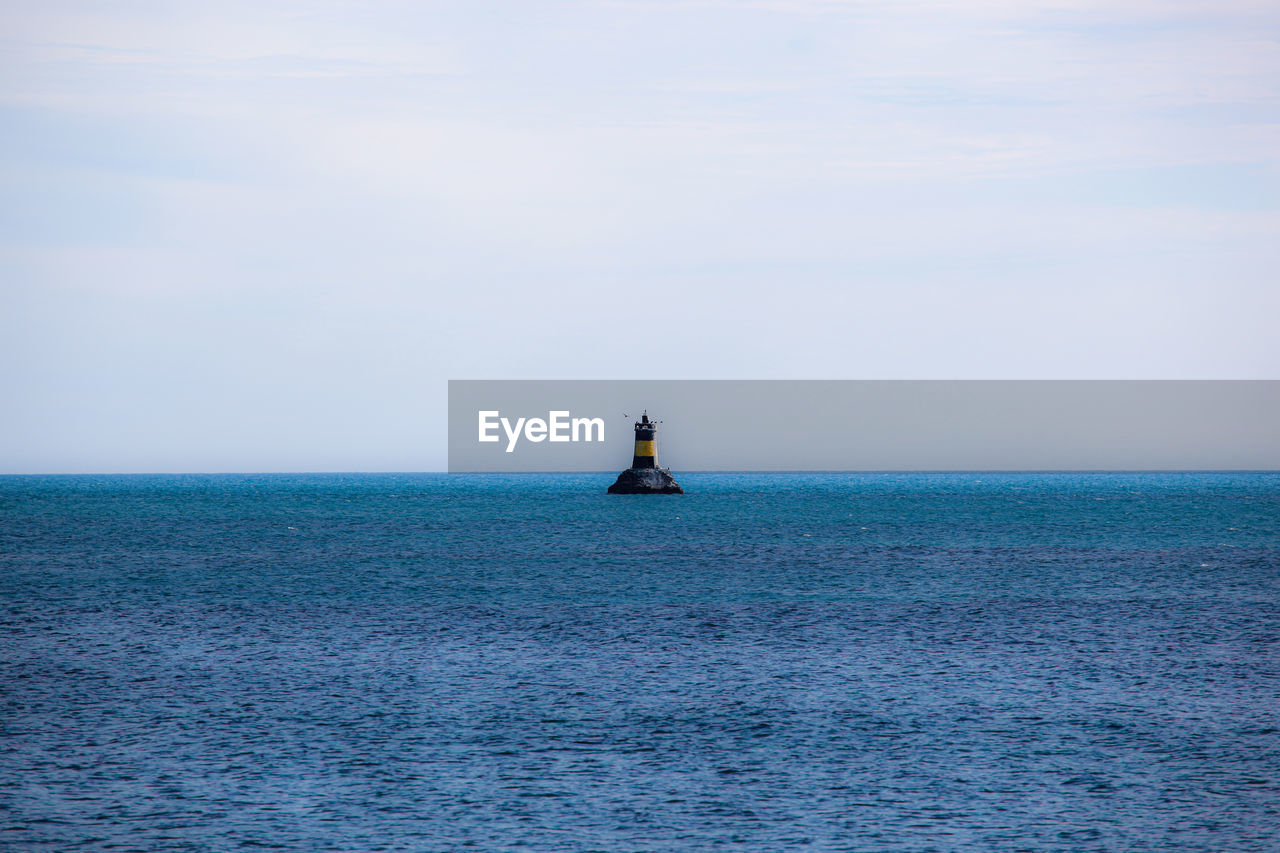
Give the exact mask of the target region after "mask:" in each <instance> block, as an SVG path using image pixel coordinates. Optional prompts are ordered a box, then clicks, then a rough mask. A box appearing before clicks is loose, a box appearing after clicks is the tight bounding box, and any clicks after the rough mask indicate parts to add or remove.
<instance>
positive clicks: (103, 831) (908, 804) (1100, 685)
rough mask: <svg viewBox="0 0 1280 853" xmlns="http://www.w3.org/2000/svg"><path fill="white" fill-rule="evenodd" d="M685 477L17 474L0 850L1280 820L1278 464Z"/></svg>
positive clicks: (1178, 844)
mask: <svg viewBox="0 0 1280 853" xmlns="http://www.w3.org/2000/svg"><path fill="white" fill-rule="evenodd" d="M677 479H678V480H679V481H680V483H681V485H683V486H684V487H685V489H686V491H687V492H688V494H686V495H683V496H669V497H658V496H654V497H630V496H609V495H606V494H605V493H604V492H605V488H606V487H607V486H608V485H609V484H610V483H611V482H612V481H613V475H612V474H608V475H511V476H507V475H438V474H437V475H305V476H302V475H299V476H295V475H251V476H111V477H104V476H77V477H3V478H0V849H3V850H22V851H28V850H31V851H69V850H116V851H122V850H144V851H151V850H166V851H168V850H175V851H223V850H239V849H260V848H268V849H279V850H296V851H320V850H336V851H365V850H368V851H373V850H411V851H435V850H469V849H474V850H548V851H551V850H556V851H560V850H563V851H593V850H598V851H628V850H637V851H675V850H759V851H777V850H792V849H795V850H849V851H930V850H936V851H1015V850H1027V851H1095V850H1096V851H1103V850H1106V851H1144V850H1150V851H1197V853H1201V851H1236V853H1241V852H1242V851H1275V850H1278V849H1280V475H1278V474H1271V473H1263V474H1236V473H1231V474H1200V473H1196V474H1058V473H1054V474H697V473H683V472H677Z"/></svg>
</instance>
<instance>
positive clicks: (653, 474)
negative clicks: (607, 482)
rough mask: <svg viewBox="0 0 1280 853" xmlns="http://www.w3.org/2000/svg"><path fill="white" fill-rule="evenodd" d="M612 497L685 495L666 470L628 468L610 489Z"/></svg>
mask: <svg viewBox="0 0 1280 853" xmlns="http://www.w3.org/2000/svg"><path fill="white" fill-rule="evenodd" d="M609 494H611V495H683V494H684V489H682V488H680V484H679V483H677V482H676V481H675V479H673V478H672V476H671V472H669V471H668V470H667V469H666V468H628V469H627V470H625V471H623V472H622V473H621V474H619V475H618V481H617V482H616V483H614V484H613V485H612V486H610V487H609Z"/></svg>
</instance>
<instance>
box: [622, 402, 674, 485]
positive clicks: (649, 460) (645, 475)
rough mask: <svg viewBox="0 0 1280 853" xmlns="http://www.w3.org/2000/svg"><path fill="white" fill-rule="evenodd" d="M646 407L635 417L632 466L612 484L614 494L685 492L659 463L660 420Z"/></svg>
mask: <svg viewBox="0 0 1280 853" xmlns="http://www.w3.org/2000/svg"><path fill="white" fill-rule="evenodd" d="M659 423H661V421H654V420H650V419H649V412H648V411H647V410H646V411H645V413H644V414H643V415H641V416H640V420H638V421H636V424H635V425H636V448H635V452H634V453H633V454H632V455H631V467H630V468H628V469H627V470H625V471H623V472H622V473H621V474H619V475H618V480H617V482H615V483H614V484H613V485H612V486H610V487H609V494H611V495H683V494H684V489H682V488H680V484H679V483H677V482H676V481H675V479H674V478H673V477H672V476H671V472H670V471H669V470H668V469H666V468H659V467H658V424H659Z"/></svg>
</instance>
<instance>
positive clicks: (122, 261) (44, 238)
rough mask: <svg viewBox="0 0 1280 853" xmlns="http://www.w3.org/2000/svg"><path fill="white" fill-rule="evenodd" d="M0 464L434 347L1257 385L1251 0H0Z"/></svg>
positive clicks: (392, 401)
mask: <svg viewBox="0 0 1280 853" xmlns="http://www.w3.org/2000/svg"><path fill="white" fill-rule="evenodd" d="M0 33H3V36H2V39H0V122H2V124H0V151H2V152H3V154H2V159H0V181H2V186H3V190H2V192H3V204H0V217H3V227H2V228H0V359H3V367H0V414H2V415H3V417H2V418H0V471H9V472H25V471H50V472H52V471H175V470H176V471H192V470H196V471H217V470H352V469H355V470H430V469H443V468H444V466H445V454H446V444H445V430H446V418H445V399H446V380H447V379H449V378H663V377H677V378H782V377H795V378H799V377H804V378H1280V336H1278V335H1277V334H1276V333H1275V330H1274V329H1275V326H1276V317H1278V316H1280V285H1278V284H1277V270H1280V5H1277V4H1276V3H1275V2H1274V0H1265V1H1264V2H1235V1H1234V0H1223V2H1214V3H1208V2H1194V3H1187V2H1177V0H1173V2H1146V0H1139V2H1126V0H1105V2H1104V0H1098V2H1074V1H1073V0H1062V2H1040V1H1039V0H1016V2H960V3H956V2H900V0H895V2H835V0H830V1H829V2H820V0H794V2H791V1H790V0H776V2H697V0H682V2H649V1H648V0H634V2H571V0H561V1H560V2H536V0H519V2H517V0H510V2H505V3H488V2H475V0H468V2H456V3H426V2H404V3H385V2H351V3H346V2H307V3H273V2H258V1H257V0H255V2H253V3H243V4H238V3H234V2H232V3H227V2H222V3H216V4H212V3H207V2H203V3H175V2H153V3H135V2H127V0H124V1H123V2H112V3H98V2H94V3H67V2H58V0H54V2H40V3H8V4H5V5H4V8H3V10H0Z"/></svg>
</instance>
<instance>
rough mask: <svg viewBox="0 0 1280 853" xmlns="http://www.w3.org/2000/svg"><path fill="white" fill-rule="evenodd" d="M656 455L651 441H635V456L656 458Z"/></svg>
mask: <svg viewBox="0 0 1280 853" xmlns="http://www.w3.org/2000/svg"><path fill="white" fill-rule="evenodd" d="M656 455H657V453H656V451H655V450H654V449H653V440H652V439H650V440H649V441H643V440H637V441H636V456H656Z"/></svg>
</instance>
